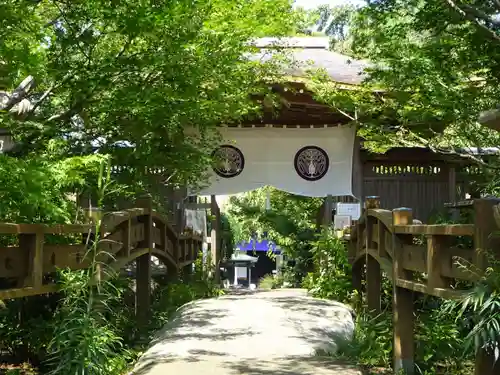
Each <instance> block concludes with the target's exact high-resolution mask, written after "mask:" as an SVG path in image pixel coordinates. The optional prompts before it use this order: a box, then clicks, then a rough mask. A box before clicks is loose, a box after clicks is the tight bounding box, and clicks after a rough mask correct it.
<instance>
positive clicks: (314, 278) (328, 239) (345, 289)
mask: <svg viewBox="0 0 500 375" xmlns="http://www.w3.org/2000/svg"><path fill="white" fill-rule="evenodd" d="M312 253H313V256H314V269H315V271H314V273H310V274H309V275H308V277H307V278H306V280H305V283H304V286H305V287H306V288H308V289H309V290H310V292H311V293H312V294H313V295H314V296H315V297H319V298H327V299H335V300H337V301H339V302H346V303H348V302H352V301H353V298H354V297H355V295H356V293H355V292H353V287H352V282H351V266H350V263H349V261H348V259H347V249H346V247H345V243H344V241H343V240H342V239H340V238H338V237H337V236H335V235H334V233H333V231H330V230H325V231H323V232H322V233H321V235H320V236H319V238H318V240H317V241H316V242H315V243H314V245H313V247H312Z"/></svg>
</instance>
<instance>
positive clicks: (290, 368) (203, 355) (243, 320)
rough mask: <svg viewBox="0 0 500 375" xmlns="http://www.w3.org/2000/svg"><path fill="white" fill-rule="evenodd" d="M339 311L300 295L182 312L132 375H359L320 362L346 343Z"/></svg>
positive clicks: (219, 301)
mask: <svg viewBox="0 0 500 375" xmlns="http://www.w3.org/2000/svg"><path fill="white" fill-rule="evenodd" d="M353 329H354V324H353V319H352V314H351V311H350V310H349V308H347V307H346V306H345V305H343V304H340V303H336V302H333V301H325V300H320V299H315V298H311V297H308V296H307V295H306V292H305V291H303V290H300V289H287V290H276V291H269V292H239V293H238V294H230V295H226V296H223V297H220V298H213V299H207V300H200V301H195V302H192V303H189V304H187V305H185V306H183V307H182V308H181V309H180V310H179V312H178V315H177V317H176V318H175V319H174V320H173V321H172V322H171V323H169V324H168V325H167V326H166V327H165V328H164V329H163V330H162V331H160V332H159V333H158V335H157V338H156V339H155V340H154V341H153V343H152V346H151V347H150V348H149V350H147V351H146V352H145V353H144V355H143V356H142V357H141V358H140V360H139V361H138V363H137V365H136V367H135V369H134V370H133V371H132V372H131V374H130V375H163V374H175V375H191V374H193V375H195V374H200V375H202V374H203V375H205V374H207V375H209V374H214V375H215V374H217V375H238V374H245V375H271V374H275V375H313V374H315V375H333V374H336V375H360V374H361V372H360V371H359V370H357V369H355V368H353V367H352V366H347V365H342V364H339V363H337V362H335V361H333V360H332V359H331V358H326V357H318V356H316V355H315V353H316V352H317V350H327V351H333V350H335V342H336V341H338V340H339V339H345V338H348V337H350V335H352V332H353Z"/></svg>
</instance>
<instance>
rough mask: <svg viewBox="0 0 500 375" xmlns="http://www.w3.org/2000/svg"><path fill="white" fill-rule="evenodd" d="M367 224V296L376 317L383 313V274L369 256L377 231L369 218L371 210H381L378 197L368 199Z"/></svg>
mask: <svg viewBox="0 0 500 375" xmlns="http://www.w3.org/2000/svg"><path fill="white" fill-rule="evenodd" d="M365 208H366V211H365V215H366V217H365V223H366V250H367V251H366V257H365V262H366V294H367V296H366V297H367V303H368V311H369V312H371V313H372V314H374V315H378V314H380V312H381V289H382V273H381V270H380V264H379V263H378V261H377V260H376V259H375V258H373V257H372V256H370V255H369V254H368V250H369V249H374V248H375V244H374V242H373V233H374V230H375V221H376V220H375V219H374V218H372V217H369V216H368V215H367V212H368V210H369V209H375V208H380V198H379V197H376V196H372V197H367V198H366V202H365Z"/></svg>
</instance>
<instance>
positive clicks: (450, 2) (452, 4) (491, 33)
mask: <svg viewBox="0 0 500 375" xmlns="http://www.w3.org/2000/svg"><path fill="white" fill-rule="evenodd" d="M445 1H446V2H447V3H448V6H449V7H450V8H451V9H453V10H454V11H455V12H457V13H458V14H460V15H461V16H462V17H464V18H465V19H467V20H469V21H471V22H472V23H474V24H475V25H476V27H477V28H479V29H480V30H482V31H484V32H485V33H486V34H488V36H490V38H491V39H493V40H494V41H496V42H498V43H500V35H498V34H497V33H496V32H495V31H494V30H492V29H490V28H489V27H488V26H486V25H484V24H482V23H481V22H480V21H479V20H478V19H477V18H476V17H475V16H474V15H473V14H471V13H470V12H467V11H465V10H463V9H462V8H461V7H460V6H459V5H457V4H456V3H455V2H454V1H453V0H445Z"/></svg>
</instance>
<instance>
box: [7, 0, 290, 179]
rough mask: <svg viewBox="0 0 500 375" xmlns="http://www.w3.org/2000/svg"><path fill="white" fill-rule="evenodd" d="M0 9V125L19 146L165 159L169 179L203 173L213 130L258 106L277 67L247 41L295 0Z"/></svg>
mask: <svg viewBox="0 0 500 375" xmlns="http://www.w3.org/2000/svg"><path fill="white" fill-rule="evenodd" d="M0 8H1V9H2V15H1V16H0V40H2V43H0V78H1V80H0V90H5V91H3V92H0V95H1V97H0V99H1V105H0V108H2V111H1V112H0V128H7V129H10V130H11V131H12V132H13V134H14V136H15V137H16V140H17V141H18V142H20V143H21V144H22V146H23V147H22V149H23V152H25V153H26V152H29V151H33V152H39V151H40V149H43V148H44V147H45V144H46V142H47V140H48V139H62V140H64V141H65V142H66V143H67V144H68V151H69V152H70V153H77V154H81V153H89V152H93V151H94V150H93V147H96V146H99V149H100V151H101V152H104V153H110V154H112V155H114V156H115V158H117V159H118V161H117V162H118V163H121V164H127V165H132V166H137V167H147V166H158V165H161V166H163V167H165V170H166V171H167V172H168V173H167V174H168V177H172V176H173V181H185V180H187V179H188V177H191V178H194V177H195V175H196V174H198V175H199V173H200V165H201V164H202V163H203V161H204V156H205V155H206V151H207V148H208V147H210V140H211V138H210V134H211V133H210V132H209V130H210V129H213V128H214V127H215V126H216V125H217V124H220V123H225V122H230V121H237V120H238V119H239V118H241V117H242V116H246V115H249V114H251V113H253V112H254V111H255V110H256V106H255V103H252V102H251V101H250V99H249V94H250V93H255V92H261V91H262V90H264V89H265V87H263V86H264V85H262V82H263V81H265V80H266V78H269V77H272V76H273V74H274V73H275V70H274V68H273V66H272V63H270V62H269V63H266V64H263V63H261V62H255V61H251V60H250V59H249V53H251V52H252V50H253V49H252V47H251V46H250V45H249V41H250V40H251V39H252V38H254V37H259V36H264V35H267V36H280V35H287V34H289V33H291V32H292V30H294V29H295V22H296V20H297V18H296V16H295V15H294V12H293V10H292V7H291V1H290V0H248V1H244V2H242V1H239V0H223V1H222V0H195V1H191V0H189V1H187V0H178V1H159V2H151V1H127V2H124V1H104V0H85V1H83V0H75V1H59V0H50V1H48V0H47V1H45V0H42V1H29V0H1V1H0ZM29 76H31V77H33V80H31V78H29V79H27V80H25V78H26V77H29ZM23 80H24V86H23V85H21V86H23V87H21V90H20V91H19V92H13V91H14V90H15V89H16V87H19V85H20V83H21V82H23ZM33 82H34V84H35V85H33ZM187 127H192V128H195V129H196V130H197V134H198V135H197V136H186V131H185V130H186V128H187ZM120 145H122V146H123V145H128V146H130V147H129V148H128V149H127V150H123V148H122V149H120V147H118V146H120ZM91 146H93V147H91ZM180 155H182V157H180ZM196 172H198V173H196ZM198 177H199V176H198Z"/></svg>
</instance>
